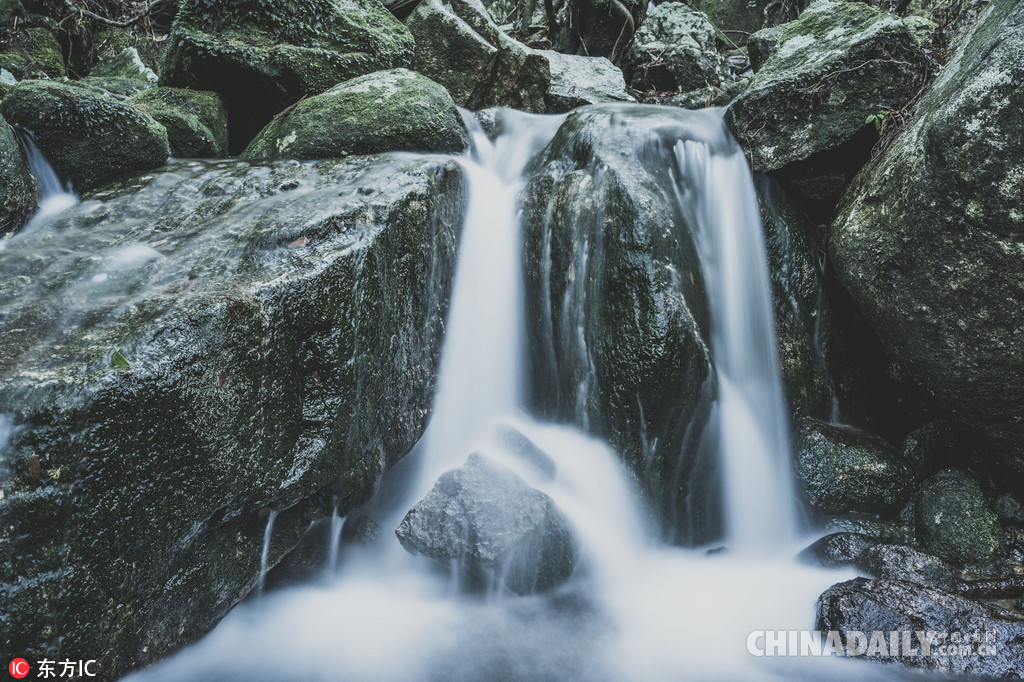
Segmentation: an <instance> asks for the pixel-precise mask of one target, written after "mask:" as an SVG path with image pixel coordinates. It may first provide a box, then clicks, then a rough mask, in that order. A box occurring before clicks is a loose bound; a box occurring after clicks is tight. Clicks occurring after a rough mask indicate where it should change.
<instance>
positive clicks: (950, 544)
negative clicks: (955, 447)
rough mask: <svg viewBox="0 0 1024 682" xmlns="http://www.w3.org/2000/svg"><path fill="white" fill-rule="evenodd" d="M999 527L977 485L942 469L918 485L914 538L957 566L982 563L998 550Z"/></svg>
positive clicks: (959, 475) (925, 548) (928, 549)
mask: <svg viewBox="0 0 1024 682" xmlns="http://www.w3.org/2000/svg"><path fill="white" fill-rule="evenodd" d="M1001 535H1002V528H1001V527H1000V526H999V519H998V517H997V516H996V515H995V513H994V512H993V511H992V510H991V509H990V508H989V506H988V501H987V500H986V499H985V494H984V493H983V492H982V491H981V488H980V487H979V486H978V483H977V482H976V481H975V480H974V479H973V478H971V477H970V476H968V475H967V474H966V473H964V472H963V471H960V470H958V469H945V470H943V471H940V472H939V473H937V474H935V475H934V476H932V477H931V478H929V479H928V480H927V481H925V482H924V483H923V484H922V485H921V491H920V492H919V493H918V497H917V537H918V542H919V544H920V546H921V548H922V549H923V550H924V551H926V552H928V553H930V554H934V555H935V556H937V557H940V558H942V559H945V560H946V561H948V562H950V563H951V564H954V565H956V566H966V565H972V564H977V563H981V562H984V561H985V560H987V559H989V558H990V557H991V556H992V555H993V554H994V553H995V551H996V550H997V549H998V548H999V540H1000V536H1001Z"/></svg>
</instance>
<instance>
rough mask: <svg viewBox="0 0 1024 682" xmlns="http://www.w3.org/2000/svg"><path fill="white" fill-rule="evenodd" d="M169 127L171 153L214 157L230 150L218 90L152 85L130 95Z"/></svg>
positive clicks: (187, 156) (204, 157) (222, 101)
mask: <svg viewBox="0 0 1024 682" xmlns="http://www.w3.org/2000/svg"><path fill="white" fill-rule="evenodd" d="M130 104H131V105H132V106H133V107H135V108H136V109H140V110H142V111H144V112H146V113H147V114H149V115H150V116H152V117H153V119H154V120H155V121H157V122H158V123H160V124H161V125H162V126H163V127H164V128H166V129H167V141H168V142H169V143H170V146H171V156H176V157H178V158H185V159H188V158H198V159H212V158H219V157H222V156H226V155H227V153H228V112H227V108H226V107H225V106H224V100H223V99H222V98H221V96H220V95H218V94H217V93H215V92H202V91H200V90H182V89H179V88H151V89H148V90H145V91H143V92H141V93H140V94H137V95H135V96H134V97H132V98H131V100H130Z"/></svg>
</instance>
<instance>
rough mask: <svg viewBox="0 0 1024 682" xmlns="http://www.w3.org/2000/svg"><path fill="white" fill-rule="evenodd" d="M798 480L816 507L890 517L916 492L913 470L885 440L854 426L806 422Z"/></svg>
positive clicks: (799, 452)
mask: <svg viewBox="0 0 1024 682" xmlns="http://www.w3.org/2000/svg"><path fill="white" fill-rule="evenodd" d="M796 474H797V479H798V480H799V481H800V484H801V486H802V488H803V490H804V493H805V495H806V496H807V500H808V502H810V504H811V506H812V507H814V508H815V509H819V510H821V511H823V512H827V513H833V514H835V513H843V512H851V511H857V512H871V513H877V514H889V515H892V514H894V513H895V512H897V511H899V509H900V507H902V506H903V504H904V503H905V502H906V501H907V500H908V499H909V498H910V496H911V495H912V494H913V483H914V477H913V472H912V471H911V469H910V467H909V466H908V465H907V463H906V462H905V461H904V460H903V457H902V456H901V454H900V453H899V451H897V450H896V448H894V447H893V446H891V445H889V444H888V443H887V442H886V441H884V440H882V439H881V438H878V437H877V436H873V435H871V434H869V433H867V432H865V431H861V430H860V429H856V428H854V427H852V426H840V425H835V424H826V423H825V422H820V421H817V420H814V419H806V418H805V419H803V420H801V422H800V431H799V435H798V440H797V457H796Z"/></svg>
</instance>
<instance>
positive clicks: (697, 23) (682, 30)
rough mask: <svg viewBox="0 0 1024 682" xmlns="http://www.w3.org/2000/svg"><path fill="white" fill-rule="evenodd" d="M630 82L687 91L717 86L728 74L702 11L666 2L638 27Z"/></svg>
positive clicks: (640, 86)
mask: <svg viewBox="0 0 1024 682" xmlns="http://www.w3.org/2000/svg"><path fill="white" fill-rule="evenodd" d="M634 49H635V50H636V64H635V66H634V67H633V78H632V81H631V84H632V86H633V88H635V89H637V90H659V91H666V90H668V91H673V92H689V91H691V90H696V89H698V88H702V87H705V86H708V87H716V86H718V85H719V84H721V83H722V82H723V81H724V80H726V79H728V77H729V67H728V65H727V64H726V61H725V57H723V56H722V55H721V54H719V52H718V45H717V41H716V37H715V27H714V26H712V25H711V22H710V21H708V18H707V15H705V14H704V13H703V12H698V11H696V10H693V9H690V7H688V6H687V5H686V4H684V3H681V2H665V3H662V4H660V5H658V6H657V7H655V8H654V9H653V10H650V11H649V12H648V13H647V18H646V19H645V20H644V22H643V24H642V25H641V26H640V28H639V29H638V30H637V33H636V42H635V46H634Z"/></svg>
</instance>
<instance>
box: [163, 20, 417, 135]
mask: <svg viewBox="0 0 1024 682" xmlns="http://www.w3.org/2000/svg"><path fill="white" fill-rule="evenodd" d="M412 55H413V39H412V36H411V35H410V34H409V32H408V31H407V30H406V28H405V27H404V26H402V24H401V23H400V22H399V21H398V20H397V19H396V18H395V17H394V16H392V15H391V14H390V13H389V12H388V11H387V10H385V9H384V8H383V6H381V5H380V3H379V2H377V0H225V1H223V2H217V3H209V2H205V1H203V0H183V2H182V3H181V8H180V10H179V12H178V16H177V18H176V19H175V22H174V26H173V29H172V31H171V36H170V40H169V44H168V47H167V52H166V54H165V56H164V63H163V67H162V71H161V85H170V86H177V87H187V88H192V89H195V90H211V91H214V92H217V93H220V94H221V95H223V96H224V98H225V100H226V102H227V105H228V111H229V115H230V118H231V135H232V142H231V147H232V149H233V150H236V151H241V149H242V148H244V146H245V145H246V144H248V143H249V142H250V141H251V140H252V138H253V137H255V135H256V133H258V132H259V131H260V130H261V129H262V128H263V127H264V126H265V125H266V124H267V123H268V122H269V121H270V120H271V118H272V117H273V116H274V115H276V114H277V113H279V112H280V111H282V110H283V109H285V108H286V107H288V106H290V105H291V104H294V103H295V102H296V101H298V100H299V99H300V98H302V97H306V96H310V95H316V94H320V93H321V92H324V91H326V90H328V89H330V88H331V87H333V86H334V85H336V84H338V83H340V82H342V81H346V80H349V79H351V78H354V77H356V76H361V75H364V74H367V73H370V72H372V71H378V70H381V69H390V68H395V67H400V66H408V65H409V62H410V61H411V59H412Z"/></svg>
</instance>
